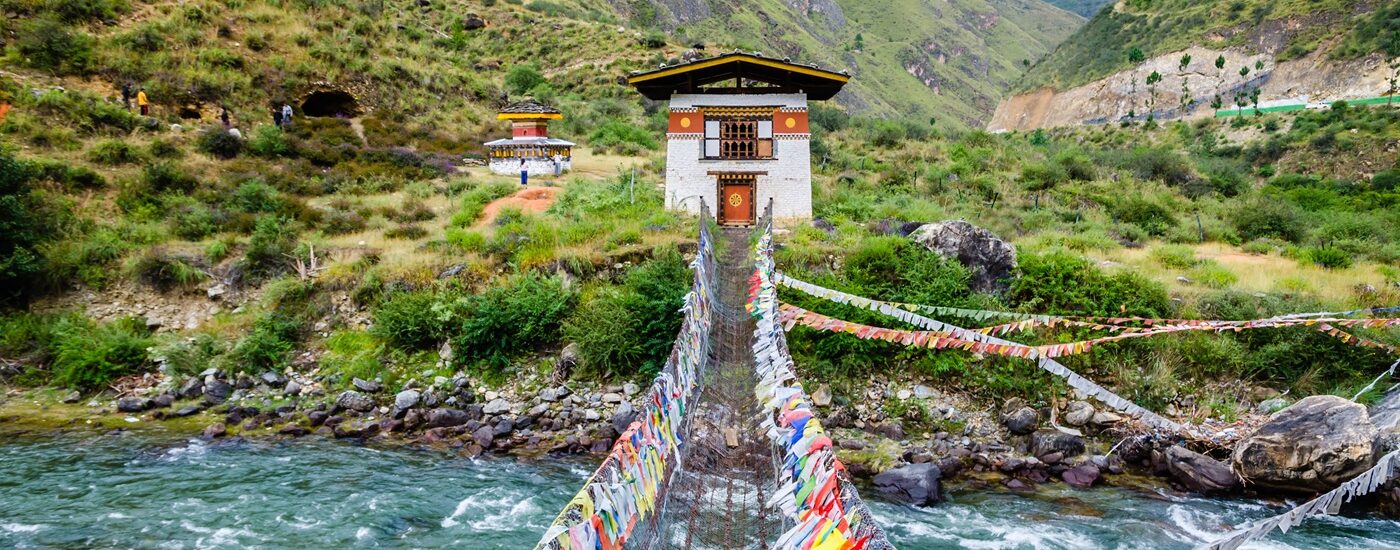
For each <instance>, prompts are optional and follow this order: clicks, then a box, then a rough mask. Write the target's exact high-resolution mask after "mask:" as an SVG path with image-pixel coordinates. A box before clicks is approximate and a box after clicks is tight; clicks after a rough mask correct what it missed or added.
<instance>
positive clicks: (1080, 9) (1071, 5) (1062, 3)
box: [1046, 0, 1113, 19]
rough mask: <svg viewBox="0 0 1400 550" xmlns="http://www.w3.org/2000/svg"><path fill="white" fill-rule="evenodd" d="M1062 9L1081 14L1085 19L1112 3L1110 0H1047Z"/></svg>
mask: <svg viewBox="0 0 1400 550" xmlns="http://www.w3.org/2000/svg"><path fill="white" fill-rule="evenodd" d="M1046 1H1047V2H1049V3H1051V4H1053V5H1055V7H1057V8H1060V9H1062V10H1065V11H1068V12H1073V13H1077V14H1079V15H1080V16H1081V17H1084V18H1085V19H1089V18H1092V17H1094V14H1096V13H1098V12H1099V10H1101V9H1103V7H1104V6H1107V5H1109V4H1112V3H1113V2H1110V1H1109V0H1046Z"/></svg>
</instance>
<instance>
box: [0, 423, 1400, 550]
mask: <svg viewBox="0 0 1400 550" xmlns="http://www.w3.org/2000/svg"><path fill="white" fill-rule="evenodd" d="M590 472H591V466H590V465H589V464H588V463H587V462H585V461H583V460H569V459H562V460H561V459H558V458H548V457H547V458H544V459H540V460H538V461H525V460H517V459H512V458H503V457H491V458H479V459H467V458H460V457H458V456H456V455H454V454H452V453H450V452H447V451H441V450H431V449H415V448H408V447H371V446H363V445H355V444H351V443H345V442H337V441H330V440H323V439H318V438H306V439H300V440H291V441H245V440H238V439H235V440H227V441H215V442H204V441H200V440H186V439H168V438H166V439H153V438H151V437H148V436H143V435H137V434H133V433H117V434H104V435H95V434H76V433H72V434H65V435H57V436H43V437H38V436H22V437H11V436H6V437H5V438H4V440H0V548H78V547H81V548H248V547H263V548H332V547H334V548H346V547H365V548H375V547H384V548H445V547H452V548H527V549H528V548H531V547H533V545H534V543H535V542H536V541H537V540H538V537H539V534H540V533H541V532H543V531H544V529H545V527H546V526H547V525H548V524H549V522H550V521H551V520H553V519H554V515H555V514H556V513H557V512H558V510H559V508H560V507H561V506H563V505H564V504H565V503H566V502H568V500H569V498H570V497H571V496H573V493H574V492H575V491H577V490H578V487H579V484H580V483H581V481H582V479H583V478H584V477H585V476H587V475H588V474H589V473H590ZM868 492H869V491H867V493H868ZM866 496H867V498H869V499H870V500H871V501H872V508H873V509H874V511H875V513H876V515H877V518H878V519H879V521H880V522H881V525H883V526H885V528H886V530H887V532H888V533H889V534H890V537H891V539H892V540H893V541H894V542H895V543H896V544H897V545H898V546H899V548H902V549H935V548H1008V549H1011V548H1016V549H1019V548H1029V549H1040V548H1112V549H1119V548H1123V549H1127V548H1190V547H1192V546H1194V545H1196V544H1199V543H1200V542H1202V541H1205V540H1207V539H1210V538H1213V537H1215V536H1217V535H1219V534H1221V533H1223V532H1224V531H1225V530H1227V529H1228V526H1229V525H1232V524H1237V523H1239V522H1242V521H1246V520H1250V519H1257V518H1263V517H1267V516H1269V515H1272V514H1275V513H1278V512H1279V511H1280V509H1279V508H1276V507H1273V506H1269V505H1265V504H1262V503H1257V502H1250V501H1232V500H1213V499H1204V498H1194V497H1189V496H1184V495H1178V494H1174V493H1171V492H1170V491H1167V490H1162V491H1156V492H1154V491H1133V490H1127V489H1119V488H1098V489H1092V490H1073V489H1069V488H1066V487H1065V486H1064V485H1062V484H1051V485H1050V486H1047V487H1044V488H1042V489H1041V490H1040V491H1039V492H1037V493H1035V494H1033V495H1017V494H1012V493H1006V492H954V493H952V494H950V495H948V497H949V499H948V502H946V503H944V504H942V505H940V506H937V507H934V508H929V509H917V508H911V507H907V506H899V505H895V504H890V503H886V502H880V501H879V500H878V499H876V498H874V495H866ZM1251 547H1252V548H1279V549H1282V548H1355V549H1384V548H1395V549H1400V523H1397V522H1394V521H1389V520H1383V519H1378V518H1373V517H1366V516H1343V517H1328V518H1318V519H1314V520H1310V521H1308V522H1307V523H1305V524H1304V525H1303V526H1302V527H1300V528H1298V529H1295V530H1293V531H1290V532H1289V533H1288V534H1286V535H1280V534H1278V533H1275V534H1274V536H1272V537H1270V538H1269V539H1267V540H1265V541H1263V542H1262V543H1257V544H1255V545H1253V546H1251Z"/></svg>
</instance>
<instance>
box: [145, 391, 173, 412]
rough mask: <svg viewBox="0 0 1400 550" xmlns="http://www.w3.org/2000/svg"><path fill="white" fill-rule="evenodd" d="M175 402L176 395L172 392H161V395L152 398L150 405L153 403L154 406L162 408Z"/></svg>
mask: <svg viewBox="0 0 1400 550" xmlns="http://www.w3.org/2000/svg"><path fill="white" fill-rule="evenodd" d="M174 404H175V396H174V395H172V394H168V393H162V394H160V395H157V396H155V397H154V398H152V399H151V402H150V405H151V406H152V407H155V408H160V409H165V408H169V407H170V406H171V405H174Z"/></svg>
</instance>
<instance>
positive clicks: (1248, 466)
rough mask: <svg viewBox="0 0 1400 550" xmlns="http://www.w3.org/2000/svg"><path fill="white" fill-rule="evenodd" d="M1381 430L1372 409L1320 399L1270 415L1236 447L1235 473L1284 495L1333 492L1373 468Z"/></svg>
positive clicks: (1329, 397)
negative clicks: (1373, 416) (1371, 416)
mask: <svg viewBox="0 0 1400 550" xmlns="http://www.w3.org/2000/svg"><path fill="white" fill-rule="evenodd" d="M1375 439H1376V427H1375V426H1374V425H1373V424H1372V423H1371V418H1370V415H1368V414H1367V413H1366V408H1365V407H1362V406H1361V405H1358V404H1356V403H1354V402H1351V401H1349V400H1346V399H1343V398H1341V397H1337V396H1333V395H1314V396H1312V397H1308V398H1305V399H1303V400H1301V401H1299V402H1297V403H1295V404H1293V405H1292V406H1290V407H1288V408H1286V409H1283V410H1281V411H1279V412H1277V413H1274V415H1273V416H1271V417H1269V420H1268V422H1265V423H1264V425H1262V426H1260V427H1259V429H1258V430H1256V431H1255V432H1254V433H1253V434H1250V435H1249V437H1246V438H1244V439H1243V440H1241V441H1240V442H1239V443H1238V444H1236V445H1235V452H1234V455H1233V457H1232V463H1233V467H1234V470H1235V471H1236V472H1239V473H1240V476H1241V477H1243V478H1244V479H1245V480H1246V481H1247V482H1249V483H1253V484H1255V485H1259V486H1261V487H1266V488H1270V489H1277V490H1280V491H1294V492H1317V491H1325V490H1329V489H1331V488H1333V487H1335V486H1337V485H1338V484H1340V483H1341V482H1343V481H1346V480H1348V479H1350V478H1352V477H1355V476H1356V475H1357V474H1360V473H1361V472H1363V471H1365V470H1366V469H1367V468H1370V467H1371V461H1372V450H1373V449H1372V442H1373V441H1374V440H1375Z"/></svg>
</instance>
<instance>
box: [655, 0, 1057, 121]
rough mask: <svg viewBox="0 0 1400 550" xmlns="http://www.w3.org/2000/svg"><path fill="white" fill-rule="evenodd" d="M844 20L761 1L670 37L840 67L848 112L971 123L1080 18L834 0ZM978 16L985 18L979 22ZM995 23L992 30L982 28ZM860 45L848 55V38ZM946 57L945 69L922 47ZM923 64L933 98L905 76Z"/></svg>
mask: <svg viewBox="0 0 1400 550" xmlns="http://www.w3.org/2000/svg"><path fill="white" fill-rule="evenodd" d="M837 3H838V4H839V5H840V6H841V9H842V11H843V12H844V15H845V20H846V24H845V25H844V26H843V27H841V28H839V29H833V28H832V26H830V25H827V24H826V22H825V21H824V20H820V19H817V18H818V17H820V16H818V15H813V16H811V17H808V16H806V15H804V14H802V13H800V12H797V11H795V10H794V9H792V8H791V7H789V5H788V3H786V2H778V1H775V0H762V1H760V2H744V3H738V4H736V5H735V6H733V12H730V13H725V14H724V15H723V16H718V15H717V16H713V17H710V18H708V19H705V20H701V21H699V22H695V23H690V24H685V25H681V26H680V28H678V29H677V30H676V34H677V35H680V36H684V37H688V38H692V39H695V40H700V41H708V42H711V43H717V45H718V46H719V47H720V48H721V49H731V48H732V47H735V46H742V47H745V48H757V49H759V50H761V51H764V52H765V53H768V54H769V55H779V56H789V57H792V58H793V59H795V60H799V61H803V62H815V63H818V64H820V65H822V66H825V67H834V68H842V69H848V70H850V71H851V72H852V74H853V75H854V78H853V79H852V81H851V84H849V85H848V89H849V90H851V91H852V92H854V95H855V96H856V97H855V98H854V99H849V100H847V101H846V103H847V104H848V105H849V106H851V107H853V108H854V110H857V111H862V112H867V113H869V114H872V115H876V116H893V115H899V116H903V117H908V118H910V119H913V120H927V119H929V118H930V117H936V118H937V119H939V120H940V121H944V122H941V123H944V124H949V125H952V126H955V127H978V126H981V125H982V123H983V122H984V121H985V120H986V118H987V117H988V116H989V115H990V113H991V111H992V109H993V108H995V106H996V102H997V100H998V99H999V98H1000V95H1001V93H1002V91H1003V90H1005V89H1006V86H1007V85H1008V84H1009V83H1010V82H1011V81H1012V80H1014V79H1015V78H1016V77H1017V76H1018V75H1019V74H1020V72H1021V71H1022V70H1023V68H1022V66H1021V61H1022V60H1031V61H1034V60H1035V59H1037V58H1039V57H1040V56H1041V55H1044V54H1045V53H1046V52H1048V51H1050V49H1051V48H1053V47H1054V45H1055V44H1056V43H1058V42H1059V41H1060V40H1062V39H1064V38H1065V37H1067V36H1069V34H1070V33H1071V32H1073V30H1074V29H1075V28H1076V27H1078V26H1079V25H1080V23H1081V22H1082V20H1081V19H1080V18H1079V17H1078V16H1075V15H1073V14H1071V13H1068V12H1065V11H1063V10H1060V9H1058V8H1055V7H1053V6H1050V5H1048V4H1045V3H1043V2H1040V1H1039V0H1011V1H1007V2H987V1H984V0H952V1H949V2H935V1H930V0H884V1H879V2H854V1H847V0H842V1H840V2H837ZM979 16H982V17H988V18H991V19H987V20H980V19H979ZM991 20H995V23H994V24H985V23H986V21H991ZM857 34H859V35H861V38H862V41H863V44H864V49H863V50H861V51H855V50H854V44H855V38H856V35H857ZM926 44H934V45H936V48H937V49H938V50H941V51H943V52H947V54H948V60H947V63H946V64H942V63H939V62H938V61H936V60H934V57H935V56H934V55H933V54H932V53H931V52H928V51H921V50H920V48H921V47H923V46H925V45H926ZM916 65H921V66H924V67H925V68H927V69H928V70H929V71H930V73H931V76H932V78H934V79H936V80H938V81H940V82H941V84H940V85H939V90H938V92H937V93H932V92H931V90H930V87H928V86H926V85H925V84H924V83H922V82H920V81H919V79H917V78H915V77H914V76H912V75H910V74H909V72H908V68H909V67H912V66H916Z"/></svg>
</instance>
